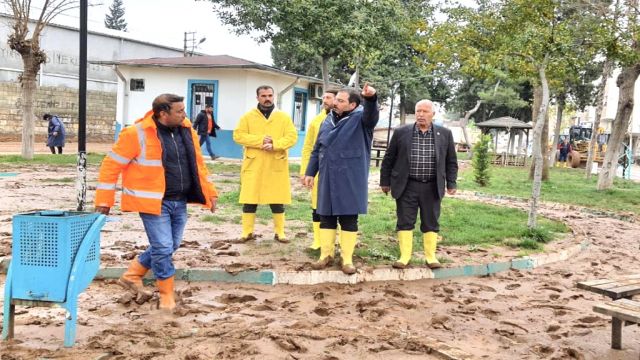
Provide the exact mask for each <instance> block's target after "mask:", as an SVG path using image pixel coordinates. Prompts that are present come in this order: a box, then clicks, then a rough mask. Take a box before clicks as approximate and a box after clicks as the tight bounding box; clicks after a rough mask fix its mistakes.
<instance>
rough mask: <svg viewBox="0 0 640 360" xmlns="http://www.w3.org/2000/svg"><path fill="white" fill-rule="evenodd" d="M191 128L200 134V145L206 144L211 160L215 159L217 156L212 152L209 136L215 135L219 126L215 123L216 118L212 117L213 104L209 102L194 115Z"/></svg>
mask: <svg viewBox="0 0 640 360" xmlns="http://www.w3.org/2000/svg"><path fill="white" fill-rule="evenodd" d="M193 128H194V129H195V130H196V132H197V133H198V136H200V146H202V144H205V143H206V144H207V152H208V153H209V156H211V160H215V159H217V158H218V157H217V156H216V154H214V153H213V149H212V148H211V138H210V137H216V130H219V129H220V126H218V124H216V120H215V119H214V118H213V106H212V105H210V104H207V105H205V107H204V110H202V111H200V113H199V114H198V116H196V121H195V122H194V123H193Z"/></svg>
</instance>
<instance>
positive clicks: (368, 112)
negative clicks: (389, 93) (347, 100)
mask: <svg viewBox="0 0 640 360" xmlns="http://www.w3.org/2000/svg"><path fill="white" fill-rule="evenodd" d="M362 97H363V98H364V112H363V114H362V124H363V125H364V127H366V128H369V129H373V128H375V127H376V124H378V120H379V118H380V114H379V113H380V111H379V109H378V95H377V94H376V89H375V88H374V87H373V86H371V85H369V84H368V83H365V84H364V87H363V88H362Z"/></svg>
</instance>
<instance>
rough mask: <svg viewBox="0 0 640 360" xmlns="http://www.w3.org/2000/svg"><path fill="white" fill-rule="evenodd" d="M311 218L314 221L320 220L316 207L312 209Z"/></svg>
mask: <svg viewBox="0 0 640 360" xmlns="http://www.w3.org/2000/svg"><path fill="white" fill-rule="evenodd" d="M311 219H312V220H313V222H320V215H318V213H317V212H316V209H311Z"/></svg>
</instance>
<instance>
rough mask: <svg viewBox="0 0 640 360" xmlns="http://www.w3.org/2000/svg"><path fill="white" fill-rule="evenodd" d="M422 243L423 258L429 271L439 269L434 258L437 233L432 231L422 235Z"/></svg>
mask: <svg viewBox="0 0 640 360" xmlns="http://www.w3.org/2000/svg"><path fill="white" fill-rule="evenodd" d="M422 241H423V243H424V258H425V260H426V261H427V266H429V268H430V269H438V268H441V267H442V265H440V262H439V261H438V258H436V244H437V243H438V233H435V232H433V231H429V232H426V233H424V234H423V235H422Z"/></svg>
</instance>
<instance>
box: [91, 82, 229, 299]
mask: <svg viewBox="0 0 640 360" xmlns="http://www.w3.org/2000/svg"><path fill="white" fill-rule="evenodd" d="M183 100H184V98H183V97H182V96H178V95H173V94H162V95H159V96H157V97H156V98H155V99H154V100H153V103H152V110H150V111H149V112H147V113H146V114H145V115H144V117H143V118H141V119H139V120H137V121H136V122H135V124H134V125H132V126H128V127H126V128H124V129H123V130H122V132H121V133H120V136H119V137H118V141H117V142H116V143H115V145H113V149H112V150H111V151H110V152H109V154H108V155H107V156H106V157H105V158H104V160H103V161H102V165H101V166H100V173H99V175H98V185H97V186H96V197H95V206H96V209H95V210H96V212H99V213H102V214H105V215H108V214H109V211H110V209H111V208H112V207H113V205H114V201H115V192H116V184H117V183H118V178H119V177H120V174H122V201H121V205H120V208H121V209H122V211H135V212H138V213H140V219H142V224H143V225H144V229H145V232H146V234H147V238H148V239H149V247H147V249H146V250H145V251H144V252H143V253H142V254H140V255H139V256H138V257H137V258H136V259H133V261H132V262H131V263H130V264H129V268H128V269H127V271H126V272H125V273H124V274H123V275H122V276H121V277H120V280H119V284H120V285H122V286H124V287H126V288H129V289H132V290H134V291H136V292H137V293H138V294H145V293H146V292H145V290H144V288H143V284H142V278H143V277H144V275H145V274H146V273H147V271H149V269H151V270H153V274H154V275H155V277H156V286H157V287H158V290H159V293H160V302H159V305H158V307H159V308H160V309H162V310H172V309H174V308H175V307H176V302H175V295H174V278H175V272H176V269H175V267H174V265H173V254H174V253H175V252H176V250H178V248H179V247H180V243H181V241H182V235H183V232H184V227H185V225H186V223H187V217H188V214H187V203H194V204H201V205H203V206H205V207H207V208H209V209H211V212H215V210H216V203H217V201H218V193H217V191H216V188H215V186H214V185H213V183H211V182H210V181H209V180H208V179H207V177H208V175H209V172H208V170H207V166H206V165H205V163H204V159H203V158H202V152H201V150H200V147H199V146H197V145H196V144H197V143H198V137H197V134H196V132H195V131H194V130H193V129H192V128H191V123H190V122H189V120H187V119H186V114H185V111H184V102H183Z"/></svg>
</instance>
